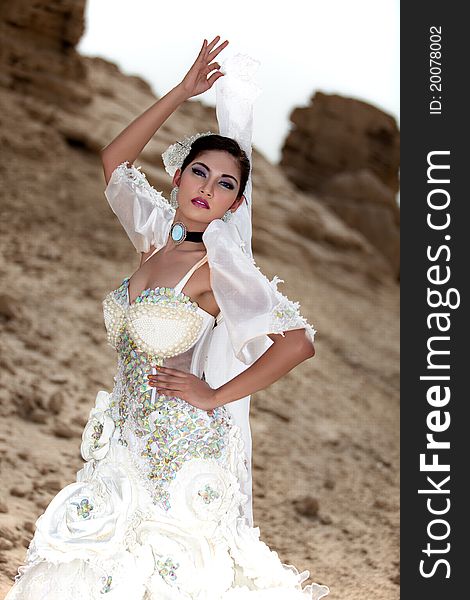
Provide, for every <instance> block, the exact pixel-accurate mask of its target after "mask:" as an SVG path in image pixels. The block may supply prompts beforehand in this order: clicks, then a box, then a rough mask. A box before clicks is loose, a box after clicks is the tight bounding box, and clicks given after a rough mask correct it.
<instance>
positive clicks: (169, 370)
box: [156, 367, 187, 377]
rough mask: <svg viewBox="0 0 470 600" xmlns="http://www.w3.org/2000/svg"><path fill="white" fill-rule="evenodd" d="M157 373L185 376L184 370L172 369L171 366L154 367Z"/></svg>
mask: <svg viewBox="0 0 470 600" xmlns="http://www.w3.org/2000/svg"><path fill="white" fill-rule="evenodd" d="M156 369H157V375H158V373H163V374H164V373H168V374H169V375H175V377H186V375H187V373H186V371H181V370H180V369H172V368H171V367H156Z"/></svg>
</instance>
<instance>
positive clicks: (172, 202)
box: [170, 186, 179, 209]
mask: <svg viewBox="0 0 470 600" xmlns="http://www.w3.org/2000/svg"><path fill="white" fill-rule="evenodd" d="M177 194H178V186H175V187H174V188H173V189H172V190H171V192H170V205H171V206H172V207H173V208H175V209H176V208H178V206H179V204H178V198H177Z"/></svg>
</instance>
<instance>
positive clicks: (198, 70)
mask: <svg viewBox="0 0 470 600" xmlns="http://www.w3.org/2000/svg"><path fill="white" fill-rule="evenodd" d="M219 40H220V35H217V36H216V37H215V38H214V39H213V40H212V42H211V43H210V44H208V43H207V40H204V42H203V44H202V48H201V50H200V52H199V55H198V57H197V58H196V60H195V61H194V64H193V65H192V67H191V68H190V69H189V71H188V72H187V73H186V75H185V77H184V79H183V80H182V81H181V83H179V84H178V87H180V88H181V89H182V90H184V93H185V95H186V97H187V98H192V97H193V96H198V95H199V94H202V93H204V92H206V91H207V90H209V89H210V88H211V87H212V86H213V85H214V83H215V82H216V81H217V79H219V77H223V75H224V74H223V73H221V72H220V71H217V72H216V73H213V74H212V75H211V76H210V77H209V78H208V77H207V76H208V75H209V73H210V72H211V71H214V70H215V69H220V65H219V63H217V62H213V63H211V61H212V60H213V59H214V58H215V57H216V56H217V55H218V54H219V53H220V52H221V51H222V50H223V49H224V48H225V47H226V46H227V44H228V40H225V42H223V43H222V44H221V45H220V46H219V47H218V48H215V49H214V46H215V45H216V44H217V42H218V41H219Z"/></svg>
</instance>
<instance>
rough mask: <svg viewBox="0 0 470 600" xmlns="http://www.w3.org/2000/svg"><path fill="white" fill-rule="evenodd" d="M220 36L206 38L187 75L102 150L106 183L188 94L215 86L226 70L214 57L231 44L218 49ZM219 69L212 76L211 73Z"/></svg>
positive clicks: (133, 156) (147, 140)
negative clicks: (115, 170) (222, 71)
mask: <svg viewBox="0 0 470 600" xmlns="http://www.w3.org/2000/svg"><path fill="white" fill-rule="evenodd" d="M219 39H220V36H216V37H215V38H214V39H213V40H212V42H211V43H210V44H208V43H207V40H204V42H203V44H202V48H201V50H200V51H199V54H198V56H197V58H196V60H195V61H194V63H193V65H192V66H191V68H190V69H189V71H188V72H187V74H186V75H185V77H184V79H183V80H182V81H181V82H180V83H179V84H178V85H177V86H175V87H174V88H173V89H172V90H170V91H169V92H168V93H167V94H165V96H163V97H162V98H160V99H159V100H157V102H155V103H154V104H153V105H152V106H150V108H148V109H147V110H146V111H145V112H144V113H142V114H141V115H140V116H139V117H137V118H136V119H134V120H133V121H132V123H131V124H130V125H128V126H127V127H126V128H125V129H124V130H123V131H121V133H120V134H119V135H118V136H117V137H116V138H115V139H114V140H113V141H112V142H110V143H109V144H108V145H107V146H105V147H104V148H103V149H102V150H101V160H102V163H103V170H104V176H105V180H106V184H107V183H108V181H109V179H110V177H111V174H112V173H113V171H114V169H115V168H116V167H117V166H118V165H120V164H121V163H123V162H125V161H128V162H129V163H131V164H132V163H133V162H134V161H135V160H136V159H137V157H138V156H139V154H140V153H141V152H142V150H143V149H144V148H145V146H146V145H147V144H148V142H149V141H150V140H151V139H152V137H153V136H154V135H155V133H156V132H157V131H158V130H159V129H160V127H161V126H162V125H163V123H164V122H165V121H166V120H167V119H168V117H169V116H170V115H171V114H173V112H174V111H175V110H176V109H177V108H178V107H179V106H180V105H181V104H182V103H183V102H184V101H185V100H187V99H188V98H191V97H193V96H197V95H198V94H202V93H203V92H205V91H207V90H208V89H210V88H211V87H212V85H213V84H214V83H215V82H216V81H217V79H218V78H219V77H222V76H223V73H221V72H220V71H217V69H219V68H220V65H219V64H218V63H216V62H214V63H211V61H212V60H213V59H214V58H215V57H216V56H217V55H218V54H219V52H221V51H222V50H223V49H224V48H225V47H226V46H227V44H228V41H227V40H226V41H225V42H223V43H222V44H221V45H220V46H219V47H218V48H215V49H214V46H215V45H216V44H217V42H218V40H219ZM214 70H216V71H217V72H216V73H213V74H212V75H211V76H210V77H208V75H209V73H211V72H212V71H214Z"/></svg>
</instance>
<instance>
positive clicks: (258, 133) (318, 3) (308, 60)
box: [78, 0, 400, 162]
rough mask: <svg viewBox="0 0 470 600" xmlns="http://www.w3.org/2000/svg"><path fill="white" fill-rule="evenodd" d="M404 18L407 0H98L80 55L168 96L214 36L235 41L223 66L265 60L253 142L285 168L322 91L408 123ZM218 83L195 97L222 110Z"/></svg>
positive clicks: (92, 3)
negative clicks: (291, 144) (297, 131)
mask: <svg viewBox="0 0 470 600" xmlns="http://www.w3.org/2000/svg"><path fill="white" fill-rule="evenodd" d="M399 17H400V15H399V0H355V1H353V2H351V0H290V1H284V2H278V1H270V2H268V1H267V0H264V1H263V0H258V1H256V0H236V2H227V1H226V0H218V1H214V0H200V1H197V0H176V1H174V2H162V1H157V0H134V1H129V0H88V3H87V11H86V32H85V34H84V36H83V38H82V39H81V41H80V43H79V46H78V50H79V52H80V53H82V54H85V55H88V56H101V57H103V58H106V59H108V60H111V61H113V62H115V63H117V64H118V65H119V66H120V68H121V70H122V71H123V72H124V73H127V74H133V75H140V76H141V77H143V78H144V79H146V80H147V81H148V82H149V83H150V85H151V86H152V89H153V90H154V92H155V93H156V94H157V95H158V96H162V95H164V94H166V93H167V92H168V91H169V90H170V89H171V88H173V87H174V86H175V85H177V84H178V83H179V82H180V81H181V79H182V78H183V77H184V75H185V74H186V72H187V71H188V69H189V68H190V66H191V65H192V63H193V62H194V60H195V58H196V56H197V54H198V53H199V50H200V47H201V45H202V42H203V39H204V38H206V39H208V40H209V41H211V40H212V39H213V38H214V37H215V36H216V35H220V36H221V42H222V41H224V40H226V39H228V40H229V42H230V43H229V45H228V46H227V48H225V49H224V50H223V51H222V52H221V53H220V54H219V55H218V57H217V58H216V59H215V60H217V61H218V62H220V63H221V62H222V60H223V58H224V57H227V56H229V55H232V54H235V53H237V52H241V53H243V54H249V55H251V56H252V57H253V58H256V59H257V60H259V61H260V62H261V65H260V67H259V70H258V73H257V81H258V83H259V85H260V86H261V87H262V90H263V91H262V94H261V95H260V96H259V97H258V99H257V100H256V104H255V114H254V130H253V143H254V145H255V146H256V147H257V148H258V149H259V150H260V151H261V152H262V153H263V154H265V156H266V157H267V158H268V159H270V160H271V161H273V162H277V161H278V160H279V158H280V150H281V147H282V144H283V140H284V138H285V136H286V135H287V132H288V130H289V113H290V111H291V110H292V109H293V108H294V107H296V106H306V105H307V104H308V103H309V99H310V98H311V96H312V95H313V94H314V93H315V91H316V90H319V91H322V92H325V93H337V94H341V95H344V96H348V97H352V98H357V99H360V100H365V101H366V102H370V103H372V104H374V105H375V106H377V107H379V108H381V109H382V110H385V111H386V112H388V113H391V114H392V115H393V116H395V118H396V119H397V121H398V120H399V99H400V89H399V83H400V82H399V75H400V74H399V59H400V48H399V44H400V38H399V35H400V32H399ZM216 85H217V83H216V84H215V85H214V86H213V88H212V89H210V90H209V91H207V92H206V93H204V94H201V95H199V96H196V97H195V99H197V100H199V101H201V102H203V103H204V104H209V105H211V106H214V105H215V86H216ZM191 101H192V100H189V102H191ZM188 133H191V132H188Z"/></svg>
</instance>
